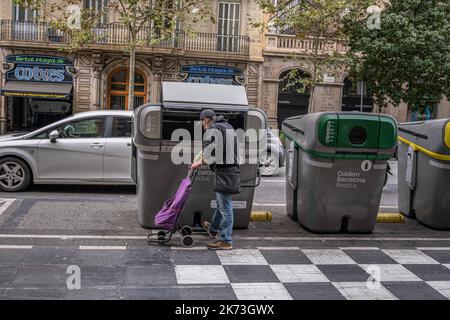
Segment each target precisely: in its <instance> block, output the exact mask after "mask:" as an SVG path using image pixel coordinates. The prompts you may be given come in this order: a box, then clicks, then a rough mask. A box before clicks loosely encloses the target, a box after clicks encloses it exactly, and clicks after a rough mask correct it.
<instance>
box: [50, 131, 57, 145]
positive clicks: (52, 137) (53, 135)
mask: <svg viewBox="0 0 450 320" xmlns="http://www.w3.org/2000/svg"><path fill="white" fill-rule="evenodd" d="M48 137H49V139H50V142H56V139H58V138H59V132H58V130H53V131H52V132H50V134H49V135H48Z"/></svg>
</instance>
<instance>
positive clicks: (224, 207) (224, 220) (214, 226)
mask: <svg viewBox="0 0 450 320" xmlns="http://www.w3.org/2000/svg"><path fill="white" fill-rule="evenodd" d="M216 202H217V209H216V211H215V212H214V215H213V217H212V220H211V226H210V227H209V229H210V230H209V231H211V232H213V233H216V232H218V231H220V240H222V241H223V242H227V243H229V244H231V243H232V240H231V236H232V233H233V202H232V201H231V195H230V194H225V193H220V192H216Z"/></svg>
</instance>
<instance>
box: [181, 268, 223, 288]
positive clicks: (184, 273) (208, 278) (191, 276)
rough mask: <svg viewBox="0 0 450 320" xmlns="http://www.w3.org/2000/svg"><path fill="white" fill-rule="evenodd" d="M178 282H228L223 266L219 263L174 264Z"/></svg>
mask: <svg viewBox="0 0 450 320" xmlns="http://www.w3.org/2000/svg"><path fill="white" fill-rule="evenodd" d="M175 274H176V277H177V283H178V284H218V283H230V280H229V279H228V276H227V273H226V272H225V269H224V268H223V266H219V265H176V266H175Z"/></svg>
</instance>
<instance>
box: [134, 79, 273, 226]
mask: <svg viewBox="0 0 450 320" xmlns="http://www.w3.org/2000/svg"><path fill="white" fill-rule="evenodd" d="M161 100H162V103H161V104H146V105H143V106H140V107H139V108H137V109H136V110H135V111H134V113H133V144H134V150H135V152H134V156H133V159H132V161H133V162H135V163H136V165H135V167H136V173H135V177H136V184H137V201H138V221H139V223H140V224H141V225H142V226H143V227H146V228H153V227H154V216H155V214H156V213H157V212H158V211H159V210H160V209H161V207H162V205H163V203H164V201H165V200H167V199H168V198H169V197H170V196H171V195H172V194H174V193H175V192H176V190H177V188H178V186H179V183H180V182H181V180H182V179H183V178H184V177H185V176H186V175H187V172H188V168H189V165H188V164H177V163H174V162H173V161H172V157H171V154H172V151H173V150H174V148H177V146H178V148H179V147H180V146H181V145H180V143H179V142H178V139H177V141H172V134H174V133H176V132H175V130H177V129H186V130H187V131H188V132H189V133H190V135H191V137H192V138H193V142H192V143H191V142H187V145H186V144H184V145H185V146H187V147H188V148H189V149H192V150H190V151H189V154H188V158H189V159H190V160H192V159H193V158H194V157H195V154H196V150H201V148H202V131H201V124H200V123H199V115H200V112H201V110H203V109H206V108H211V109H214V110H215V111H216V113H217V114H220V115H224V116H225V117H226V118H227V119H228V121H229V123H231V124H232V125H233V127H234V128H235V129H241V130H242V132H244V131H245V130H247V129H249V128H253V129H255V130H259V129H263V130H261V132H266V131H265V130H266V127H267V119H266V116H265V114H264V112H263V111H262V110H259V109H253V108H250V107H249V105H248V102H247V96H246V92H245V88H244V87H242V86H231V85H215V84H198V83H184V82H163V83H162V95H161ZM196 126H198V127H197V129H196ZM199 128H200V134H197V133H198V129H199ZM258 132H259V131H258ZM257 139H261V141H263V140H264V139H267V136H261V137H257ZM239 140H240V141H241V142H242V143H244V140H243V139H241V138H239ZM253 140H254V139H253ZM253 140H249V139H246V140H245V141H247V142H246V143H247V144H248V145H247V144H246V145H245V150H246V158H248V154H249V153H252V152H257V151H258V150H257V149H258V147H257V146H256V147H255V145H254V144H249V142H248V141H253ZM191 147H193V148H191ZM189 149H188V150H189ZM243 158H244V157H241V161H243ZM255 159H257V156H256V158H255ZM240 169H241V183H242V185H244V186H252V185H256V184H257V180H258V175H257V173H258V166H257V163H256V162H254V163H249V161H245V163H244V164H241V166H240ZM213 182H214V181H213V172H211V171H210V169H209V166H207V165H204V166H202V167H201V168H200V169H199V170H198V173H197V176H196V179H195V182H194V185H193V188H192V193H191V194H190V196H189V199H188V200H187V201H186V203H185V205H184V209H183V212H182V214H181V216H180V219H179V220H178V223H179V225H189V226H192V227H194V229H195V228H196V227H200V224H201V221H203V220H209V219H211V217H212V214H213V212H214V209H215V208H216V201H215V199H216V197H215V192H214V189H213ZM254 189H255V188H254V187H244V188H242V192H241V193H240V194H238V195H233V196H232V199H233V208H234V226H235V228H247V227H248V224H249V222H250V214H251V210H252V204H253V196H254V191H255V190H254Z"/></svg>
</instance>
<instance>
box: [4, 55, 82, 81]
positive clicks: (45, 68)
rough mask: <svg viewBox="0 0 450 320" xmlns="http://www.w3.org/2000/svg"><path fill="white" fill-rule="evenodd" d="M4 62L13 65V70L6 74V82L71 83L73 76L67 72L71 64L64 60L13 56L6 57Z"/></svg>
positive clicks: (47, 57) (59, 58)
mask: <svg viewBox="0 0 450 320" xmlns="http://www.w3.org/2000/svg"><path fill="white" fill-rule="evenodd" d="M6 62H8V63H13V64H14V68H13V69H12V70H10V71H8V72H7V73H6V80H7V81H34V82H52V83H73V76H72V74H70V73H69V72H68V70H67V69H68V67H71V66H72V63H71V62H70V61H69V60H67V59H66V58H62V57H51V56H39V55H14V56H7V57H6Z"/></svg>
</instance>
